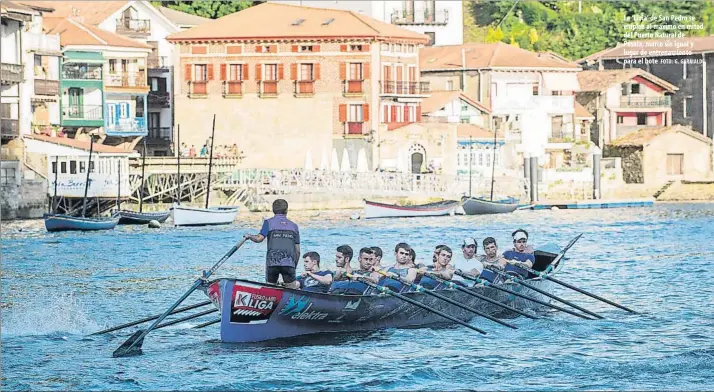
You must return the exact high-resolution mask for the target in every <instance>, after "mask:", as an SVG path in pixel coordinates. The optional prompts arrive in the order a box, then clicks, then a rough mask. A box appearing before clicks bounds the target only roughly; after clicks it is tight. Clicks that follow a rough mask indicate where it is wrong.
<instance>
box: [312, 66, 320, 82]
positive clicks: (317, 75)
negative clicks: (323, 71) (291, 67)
mask: <svg viewBox="0 0 714 392" xmlns="http://www.w3.org/2000/svg"><path fill="white" fill-rule="evenodd" d="M312 76H313V78H314V79H315V80H320V63H316V64H315V65H314V66H313V69H312Z"/></svg>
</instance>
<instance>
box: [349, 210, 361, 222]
mask: <svg viewBox="0 0 714 392" xmlns="http://www.w3.org/2000/svg"><path fill="white" fill-rule="evenodd" d="M350 219H352V220H357V219H359V212H355V213H354V214H352V215H351V216H350Z"/></svg>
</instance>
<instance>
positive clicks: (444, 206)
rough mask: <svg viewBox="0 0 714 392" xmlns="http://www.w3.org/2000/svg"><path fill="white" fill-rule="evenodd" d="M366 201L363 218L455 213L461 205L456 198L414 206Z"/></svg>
mask: <svg viewBox="0 0 714 392" xmlns="http://www.w3.org/2000/svg"><path fill="white" fill-rule="evenodd" d="M364 203H365V206H364V214H363V218H365V219H372V218H407V217H420V216H443V215H453V214H454V213H455V211H456V208H457V207H458V206H459V202H458V201H456V200H443V201H439V202H436V203H429V204H420V205H414V206H400V205H396V204H384V203H377V202H374V201H369V200H365V201H364Z"/></svg>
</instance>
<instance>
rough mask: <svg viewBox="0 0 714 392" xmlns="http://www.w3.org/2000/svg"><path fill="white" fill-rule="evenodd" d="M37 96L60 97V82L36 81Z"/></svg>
mask: <svg viewBox="0 0 714 392" xmlns="http://www.w3.org/2000/svg"><path fill="white" fill-rule="evenodd" d="M35 94H37V95H58V94H59V80H47V79H35Z"/></svg>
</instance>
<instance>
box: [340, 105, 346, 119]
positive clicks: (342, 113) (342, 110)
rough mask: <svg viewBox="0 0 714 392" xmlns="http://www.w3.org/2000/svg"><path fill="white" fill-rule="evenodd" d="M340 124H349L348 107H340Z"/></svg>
mask: <svg viewBox="0 0 714 392" xmlns="http://www.w3.org/2000/svg"><path fill="white" fill-rule="evenodd" d="M340 122H347V105H345V104H344V103H343V104H341V105H340Z"/></svg>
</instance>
